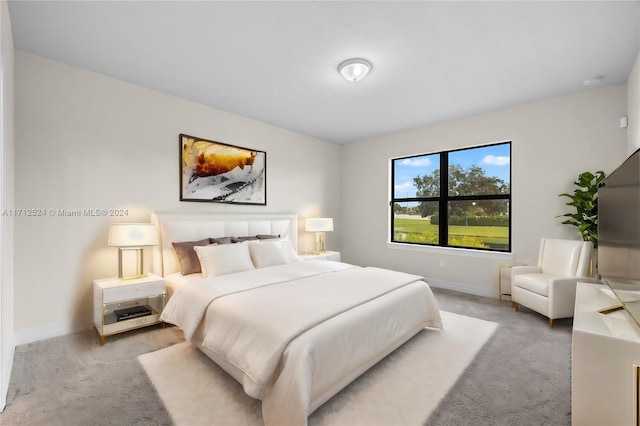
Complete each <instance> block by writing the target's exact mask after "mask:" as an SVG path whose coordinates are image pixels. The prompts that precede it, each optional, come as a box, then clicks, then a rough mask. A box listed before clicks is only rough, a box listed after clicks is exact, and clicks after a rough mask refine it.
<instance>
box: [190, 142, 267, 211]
mask: <svg viewBox="0 0 640 426" xmlns="http://www.w3.org/2000/svg"><path fill="white" fill-rule="evenodd" d="M179 142H180V201H197V202H213V203H227V204H253V205H262V206H265V205H267V153H266V152H265V151H259V150H256V149H251V148H246V147H241V146H235V145H230V144H226V143H223V142H217V141H213V140H209V139H204V138H198V137H195V136H190V135H186V134H182V133H181V134H180V135H179Z"/></svg>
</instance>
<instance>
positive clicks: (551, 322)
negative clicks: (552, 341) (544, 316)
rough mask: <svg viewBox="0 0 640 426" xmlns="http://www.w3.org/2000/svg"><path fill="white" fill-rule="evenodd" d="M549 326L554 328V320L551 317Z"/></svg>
mask: <svg viewBox="0 0 640 426" xmlns="http://www.w3.org/2000/svg"><path fill="white" fill-rule="evenodd" d="M549 328H553V320H552V319H551V318H549Z"/></svg>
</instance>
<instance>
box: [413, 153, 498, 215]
mask: <svg viewBox="0 0 640 426" xmlns="http://www.w3.org/2000/svg"><path fill="white" fill-rule="evenodd" d="M413 181H414V183H415V186H416V188H417V191H416V195H417V196H418V197H438V196H440V170H439V169H438V170H434V171H433V172H432V173H431V174H430V175H424V176H417V177H414V178H413ZM447 186H448V187H447V191H448V194H449V196H454V197H455V196H458V195H496V194H508V193H509V185H508V184H507V183H505V182H504V180H502V179H500V178H498V177H496V176H487V175H486V174H485V171H484V169H483V168H482V167H478V166H471V167H469V168H468V169H463V168H462V167H461V166H459V165H457V164H453V165H450V166H449V179H448V185H447ZM507 208H508V207H507V204H506V203H505V202H502V201H496V200H478V201H462V200H461V201H455V202H451V203H450V205H449V214H450V215H454V216H467V217H468V216H471V215H473V216H479V215H482V214H484V215H486V216H494V215H499V214H506V213H507ZM418 209H419V212H420V215H422V217H426V216H430V215H432V214H434V213H437V209H438V205H437V203H434V202H422V203H420V205H419V208H418Z"/></svg>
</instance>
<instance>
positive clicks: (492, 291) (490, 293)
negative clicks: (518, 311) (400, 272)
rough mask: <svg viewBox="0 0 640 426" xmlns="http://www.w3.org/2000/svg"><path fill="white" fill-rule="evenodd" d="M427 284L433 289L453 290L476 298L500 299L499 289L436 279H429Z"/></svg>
mask: <svg viewBox="0 0 640 426" xmlns="http://www.w3.org/2000/svg"><path fill="white" fill-rule="evenodd" d="M427 282H428V283H429V285H430V286H431V287H435V288H443V289H446V290H453V291H457V292H460V293H466V294H473V295H475V296H483V297H490V298H492V299H497V298H498V289H497V288H486V287H477V286H472V285H468V284H462V283H457V282H453V281H445V280H438V279H435V278H427Z"/></svg>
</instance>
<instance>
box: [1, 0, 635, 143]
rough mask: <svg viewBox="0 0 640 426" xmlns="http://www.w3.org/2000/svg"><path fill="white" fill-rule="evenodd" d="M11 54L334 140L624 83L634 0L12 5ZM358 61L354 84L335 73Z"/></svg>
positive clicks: (630, 61)
mask: <svg viewBox="0 0 640 426" xmlns="http://www.w3.org/2000/svg"><path fill="white" fill-rule="evenodd" d="M9 10H10V16H11V23H12V27H13V37H14V45H15V47H16V48H17V49H20V50H23V51H27V52H30V53H34V54H36V55H41V56H44V57H48V58H52V59H54V60H57V61H60V62H64V63H67V64H71V65H75V66H78V67H81V68H85V69H88V70H92V71H96V72H99V73H102V74H106V75H109V76H113V77H115V78H118V79H122V80H125V81H129V82H132V83H135V84H138V85H141V86H145V87H148V88H151V89H155V90H158V91H161V92H165V93H169V94H173V95H176V96H180V97H182V98H186V99H190V100H193V101H196V102H200V103H202V104H206V105H210V106H213V107H216V108H219V109H222V110H225V111H229V112H232V113H236V114H240V115H242V116H245V117H250V118H253V119H256V120H260V121H263V122H267V123H271V124H273V125H276V126H280V127H284V128H287V129H291V130H294V131H297V132H300V133H304V134H307V135H311V136H315V137H318V138H320V139H323V140H327V141H332V142H336V143H347V142H351V141H355V140H361V139H366V138H370V137H374V136H379V135H383V134H389V133H393V132H397V131H400V130H405V129H409V128H414V127H419V126H424V125H429V124H433V123H437V122H442V121H446V120H451V119H456V118H459V117H463V116H468V115H471V114H477V113H481V112H485V111H491V110H496V109H500V108H505V107H509V106H513V105H518V104H522V103H526V102H531V101H535V100H539V99H544V98H548V97H552V96H558V95H563V94H568V93H574V92H578V91H581V90H589V88H586V87H584V86H583V84H582V83H583V80H585V79H589V78H593V77H596V76H597V77H600V78H601V80H602V82H601V84H600V86H602V85H610V84H620V83H624V82H625V81H626V80H627V76H628V74H629V71H630V70H631V67H632V65H633V61H634V60H635V58H636V55H637V54H638V49H639V48H640V33H639V28H640V7H639V2H637V1H622V2H614V1H600V2H597V1H591V2H575V1H569V2H550V1H543V2H483V1H473V2H456V1H453V2H451V1H449V2H426V1H424V2H422V1H411V2H399V1H388V2H384V1H373V2H368V1H356V2H346V1H336V2H329V1H302V2H291V1H289V2H270V1H259V2H238V1H236V2H220V1H205V2H195V1H140V2H133V1H71V2H67V1H10V2H9ZM352 57H363V58H366V59H368V60H369V61H371V62H372V64H373V71H372V72H371V74H370V75H369V76H368V77H367V78H366V79H364V80H362V81H361V82H359V83H350V82H348V81H346V80H344V79H343V78H342V77H341V76H340V74H338V72H337V66H338V64H339V63H340V62H341V61H343V60H344V59H348V58H352Z"/></svg>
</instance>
